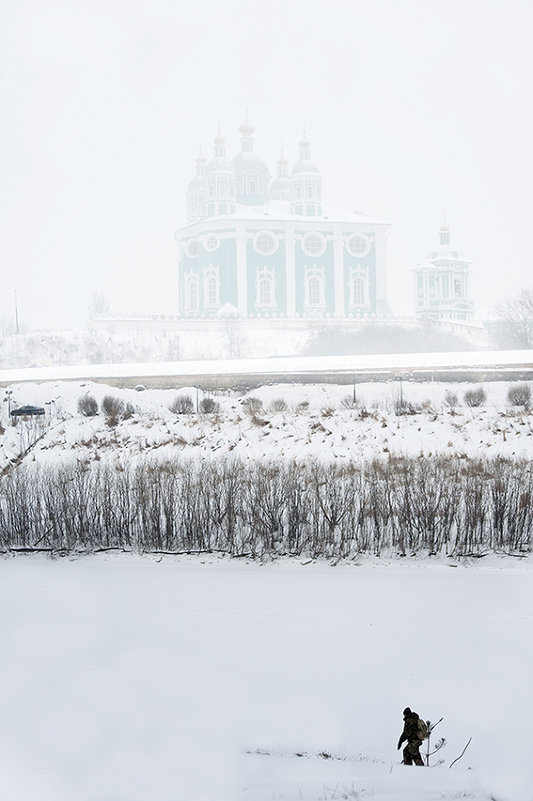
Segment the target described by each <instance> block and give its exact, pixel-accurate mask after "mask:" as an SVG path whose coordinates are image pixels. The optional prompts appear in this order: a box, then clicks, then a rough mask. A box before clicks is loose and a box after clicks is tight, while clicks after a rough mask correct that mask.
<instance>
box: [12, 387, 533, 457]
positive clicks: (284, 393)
mask: <svg viewBox="0 0 533 801" xmlns="http://www.w3.org/2000/svg"><path fill="white" fill-rule="evenodd" d="M510 386H512V384H511V382H509V383H507V382H493V383H486V384H485V385H484V391H485V393H486V396H487V398H486V402H485V403H484V404H483V405H482V406H480V407H477V408H472V407H469V406H468V405H467V404H466V403H465V400H464V396H465V393H466V392H468V390H469V389H470V390H471V389H473V388H474V389H475V388H479V385H475V384H474V385H472V384H464V383H449V384H444V383H439V382H426V383H409V382H393V383H390V384H388V383H383V384H380V383H378V384H358V385H356V386H355V387H346V386H335V385H273V386H265V387H261V388H259V389H257V390H254V391H252V392H250V393H248V395H245V396H240V395H237V394H235V393H234V394H231V393H225V394H222V395H216V396H214V401H215V402H216V404H217V406H218V411H217V412H216V413H214V414H201V413H196V411H195V410H196V408H198V406H200V407H201V404H202V399H203V398H204V394H203V393H201V392H197V390H196V389H195V388H190V389H181V390H179V391H177V390H146V391H143V392H135V391H134V390H128V389H122V390H119V389H116V388H114V387H109V386H106V385H102V384H91V383H86V382H81V383H79V382H57V383H50V384H48V383H45V384H20V385H12V387H11V390H10V391H11V392H12V394H11V396H10V404H11V406H13V407H15V406H17V405H24V404H28V403H31V404H42V405H43V406H44V407H45V408H46V411H47V414H46V420H45V421H44V423H43V424H42V425H43V427H42V429H39V430H38V431H37V430H36V429H35V425H37V424H36V423H35V421H29V422H28V423H26V424H24V423H20V424H19V425H18V426H17V427H12V426H9V425H8V420H7V408H8V403H7V402H6V401H7V399H8V396H7V395H6V393H5V391H4V398H3V400H4V403H2V404H1V405H2V407H3V409H4V419H3V424H4V428H5V431H4V433H3V434H2V435H1V436H0V469H2V468H4V467H6V466H8V465H9V463H10V461H11V460H13V459H16V458H17V457H18V456H19V454H20V452H21V450H25V449H26V448H27V447H28V446H29V445H31V443H32V441H33V440H34V439H35V438H36V435H38V436H41V435H42V438H41V439H40V440H39V441H38V442H37V443H36V444H35V445H34V446H33V447H32V448H31V459H32V460H35V461H38V462H41V461H42V462H46V461H50V460H54V459H56V460H57V459H59V460H64V459H65V458H66V457H67V456H69V455H71V456H72V457H73V458H75V459H78V460H82V461H83V460H89V461H91V460H93V459H109V460H111V461H114V462H119V463H120V462H123V463H127V464H131V463H132V462H135V461H136V460H143V459H145V458H146V457H147V456H156V457H157V458H165V457H166V458H173V457H176V456H180V457H191V458H195V459H206V458H211V457H220V456H221V455H223V454H232V455H233V456H240V457H242V458H245V459H254V460H258V459H284V460H290V459H293V458H297V459H300V460H303V459H306V458H311V457H315V458H317V459H320V460H322V461H329V460H331V459H336V460H339V459H340V460H354V461H361V460H367V459H374V458H376V457H383V458H387V457H388V456H389V455H399V456H400V455H407V456H434V455H437V454H441V455H454V454H456V455H458V456H462V457H476V458H481V457H484V456H504V457H508V458H525V459H530V458H531V457H532V456H533V425H532V423H533V415H531V414H530V413H529V411H527V410H525V409H524V408H523V407H515V406H512V405H510V403H509V401H508V399H507V392H508V390H509V387H510ZM85 395H91V396H93V397H94V398H95V400H96V401H97V403H98V407H99V413H98V414H97V415H95V416H94V417H84V416H83V415H82V414H80V412H79V411H78V406H77V403H78V400H79V399H80V398H81V397H83V396H85ZM106 395H111V396H113V397H115V398H118V399H119V400H121V401H122V402H123V403H124V404H125V405H126V406H128V405H129V407H130V408H129V411H128V413H127V414H125V415H118V417H117V419H115V420H114V421H113V420H110V418H109V416H106V415H105V413H103V412H102V400H103V398H104V397H105V396H106ZM453 395H455V396H456V401H455V402H452V403H451V404H450V398H451V396H453ZM184 396H188V397H190V399H191V401H192V406H193V413H191V414H175V413H173V412H171V411H170V409H169V407H170V406H171V405H172V403H173V401H175V400H176V398H183V397H184ZM250 398H254V399H255V401H254V402H253V404H252V407H250V405H249V402H250ZM452 401H453V398H452Z"/></svg>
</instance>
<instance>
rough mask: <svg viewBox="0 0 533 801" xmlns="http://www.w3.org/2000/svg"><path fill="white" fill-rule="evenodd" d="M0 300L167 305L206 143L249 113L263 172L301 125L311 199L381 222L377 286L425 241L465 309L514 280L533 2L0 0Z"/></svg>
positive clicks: (68, 317)
mask: <svg viewBox="0 0 533 801" xmlns="http://www.w3.org/2000/svg"><path fill="white" fill-rule="evenodd" d="M0 14H1V17H0V115H1V120H2V123H1V126H0V170H1V183H0V253H1V257H2V258H1V267H0V270H1V276H2V292H1V295H0V317H8V316H12V315H13V308H14V291H15V290H16V291H17V298H18V305H19V311H20V316H21V318H22V320H23V321H25V322H26V323H27V324H29V325H30V326H31V327H35V326H46V327H50V326H62V327H63V326H72V325H84V324H85V320H86V310H87V307H88V305H89V303H90V300H91V297H92V294H93V292H94V291H95V290H103V291H104V292H105V293H106V295H107V296H108V298H109V300H110V302H111V304H112V307H113V308H114V310H116V311H134V310H145V311H162V312H173V311H175V304H176V293H175V265H176V248H175V243H174V240H173V233H174V231H175V230H176V229H177V228H178V227H179V226H180V225H181V224H183V222H184V218H185V202H184V193H185V189H186V186H187V183H188V181H189V180H190V179H191V178H192V177H193V175H194V159H195V157H196V155H197V151H198V145H199V143H200V142H201V143H202V145H203V148H204V152H205V153H206V155H207V156H210V155H211V153H212V138H213V137H214V135H215V134H216V130H217V126H218V124H219V123H220V125H221V128H222V132H223V134H224V135H225V136H226V137H227V140H228V153H229V155H230V156H232V155H233V154H234V153H235V152H236V151H237V149H238V147H239V134H238V131H237V129H238V126H239V124H240V123H241V122H242V120H243V118H244V109H245V108H246V107H248V108H249V116H250V121H251V122H253V123H254V125H255V126H256V151H257V152H258V154H259V155H260V156H261V157H263V158H265V159H266V160H267V161H268V162H269V166H270V168H271V172H272V173H273V174H274V172H275V160H276V158H277V156H278V154H279V149H280V145H281V143H282V142H283V144H284V147H285V152H286V155H287V157H288V158H289V161H290V163H291V164H292V162H294V161H295V159H296V155H297V143H298V141H299V139H300V137H301V134H302V130H303V128H304V127H305V129H306V130H307V132H308V136H309V138H310V140H311V142H312V155H313V160H314V161H315V162H316V163H317V164H318V166H319V167H320V169H321V171H322V174H323V178H324V200H325V202H326V203H329V204H331V205H333V206H338V207H340V208H345V209H347V210H355V209H360V208H363V209H364V210H365V212H366V213H367V214H369V215H371V216H374V217H378V218H381V219H384V220H387V221H389V222H390V223H391V224H392V229H391V232H390V237H389V252H388V285H389V301H390V303H391V305H392V307H393V309H394V310H395V311H396V312H397V313H406V314H410V313H412V306H413V279H412V274H411V268H412V267H413V266H414V265H416V264H417V262H419V261H422V260H423V259H424V257H425V255H426V253H427V251H429V250H430V249H431V248H432V247H433V246H434V245H435V244H436V243H437V239H438V237H437V232H438V228H439V227H440V225H441V223H442V216H443V210H444V209H446V211H447V218H448V222H449V225H450V227H451V229H452V242H453V243H454V244H455V245H457V247H459V248H460V249H461V250H464V251H465V252H466V253H467V254H468V255H469V256H470V258H472V259H473V261H474V268H473V269H474V272H473V280H472V288H473V296H474V300H475V301H476V304H477V307H478V309H480V310H486V309H489V308H490V307H491V306H493V305H494V304H495V303H497V302H498V301H499V300H501V299H502V297H504V296H505V295H508V294H510V293H512V292H514V291H515V290H516V289H518V288H520V287H522V286H528V285H532V284H533V280H531V266H530V259H529V256H530V250H531V232H530V221H531V219H532V218H533V202H532V197H531V186H532V184H533V180H532V179H533V174H532V173H533V170H532V159H531V148H532V146H533V111H532V103H531V89H530V82H531V75H533V49H532V48H531V46H530V36H531V30H532V23H533V3H531V2H530V0H524V1H522V0H505V1H504V0H501V2H500V1H499V0H365V2H361V1H360V0H350V1H349V2H340V1H339V0H328V2H325V0H315V2H310V1H309V0H308V1H307V2H302V1H301V0H284V1H283V2H280V1H279V0H270V2H264V3H258V2H255V0H225V2H223V3H222V2H216V1H215V0H196V2H194V3H192V2H190V3H189V2H187V3H185V2H179V0H83V1H82V0H64V1H63V2H61V0H46V2H43V0H17V2H12V0H0Z"/></svg>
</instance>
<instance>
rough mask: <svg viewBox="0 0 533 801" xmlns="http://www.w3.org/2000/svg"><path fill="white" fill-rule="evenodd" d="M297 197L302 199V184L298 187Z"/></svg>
mask: <svg viewBox="0 0 533 801" xmlns="http://www.w3.org/2000/svg"><path fill="white" fill-rule="evenodd" d="M296 197H297V199H298V200H300V199H301V197H302V187H301V186H297V187H296Z"/></svg>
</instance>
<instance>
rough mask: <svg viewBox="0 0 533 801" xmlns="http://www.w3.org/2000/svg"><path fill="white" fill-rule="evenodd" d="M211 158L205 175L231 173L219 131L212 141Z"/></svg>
mask: <svg viewBox="0 0 533 801" xmlns="http://www.w3.org/2000/svg"><path fill="white" fill-rule="evenodd" d="M213 144H214V152H213V158H212V159H211V161H210V162H209V164H208V165H207V167H206V172H207V173H213V172H230V173H232V172H233V167H232V165H231V161H230V160H229V159H228V158H227V157H226V140H225V139H224V137H223V136H221V135H220V130H219V132H218V134H217V136H215V138H214V140H213Z"/></svg>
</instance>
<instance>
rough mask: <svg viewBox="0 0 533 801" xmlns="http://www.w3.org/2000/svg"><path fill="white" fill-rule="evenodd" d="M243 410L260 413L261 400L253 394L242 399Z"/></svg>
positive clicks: (261, 407) (261, 410) (248, 412)
mask: <svg viewBox="0 0 533 801" xmlns="http://www.w3.org/2000/svg"><path fill="white" fill-rule="evenodd" d="M242 405H243V406H244V410H245V411H246V413H247V414H250V415H253V414H261V413H262V412H263V401H262V400H261V398H256V397H254V396H253V395H252V396H250V397H249V398H245V399H244V401H243V404H242Z"/></svg>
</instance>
